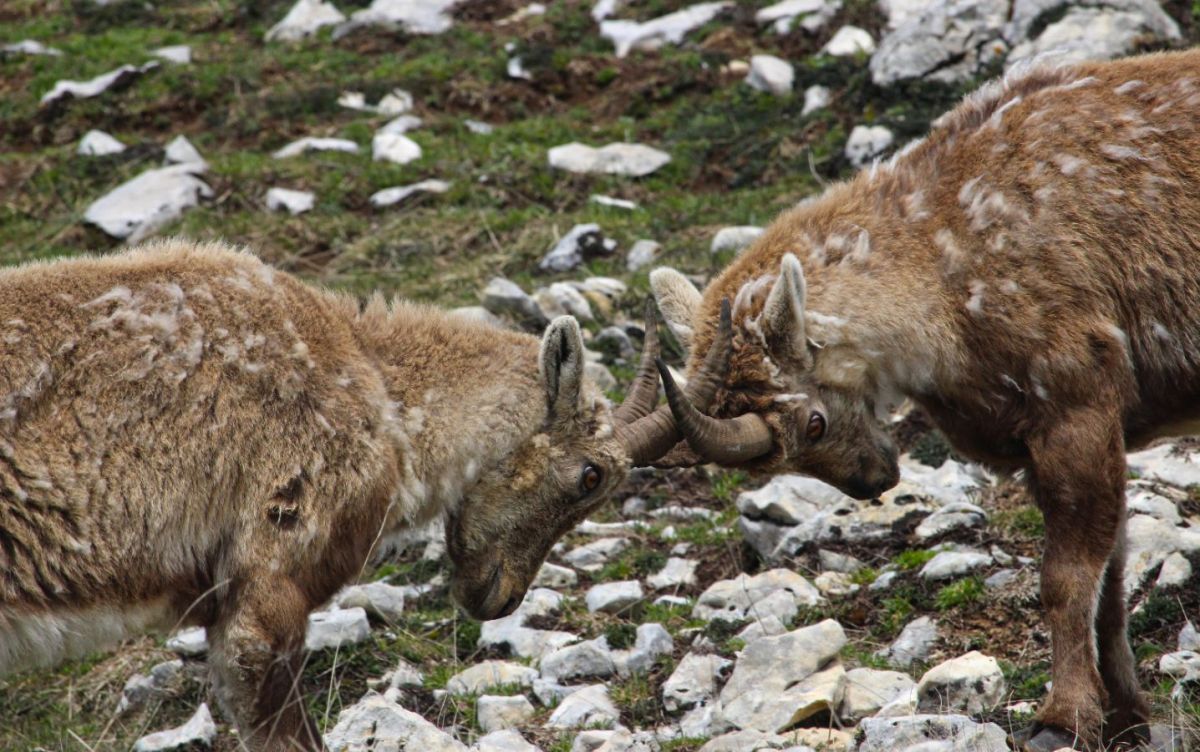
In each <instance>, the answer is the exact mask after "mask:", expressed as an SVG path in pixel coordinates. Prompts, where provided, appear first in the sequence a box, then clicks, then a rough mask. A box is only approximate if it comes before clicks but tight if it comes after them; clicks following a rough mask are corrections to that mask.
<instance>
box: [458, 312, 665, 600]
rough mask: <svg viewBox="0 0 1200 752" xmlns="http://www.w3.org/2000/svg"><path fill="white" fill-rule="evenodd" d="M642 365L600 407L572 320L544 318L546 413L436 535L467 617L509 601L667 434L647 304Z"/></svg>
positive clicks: (661, 449)
mask: <svg viewBox="0 0 1200 752" xmlns="http://www.w3.org/2000/svg"><path fill="white" fill-rule="evenodd" d="M647 316H648V318H647V321H646V343H645V348H644V349H643V353H642V366H641V369H640V370H639V373H638V376H637V378H636V379H635V381H634V383H633V385H632V387H631V389H630V392H629V394H628V396H627V398H626V400H625V403H624V404H623V405H621V406H620V407H618V408H616V409H612V408H610V406H609V404H608V402H607V400H605V399H604V398H603V397H602V396H601V395H600V393H599V390H598V388H597V387H596V386H595V385H594V384H592V383H590V382H589V380H587V379H586V378H585V377H584V349H583V339H582V337H581V336H580V332H579V324H577V323H576V322H575V319H573V318H571V317H570V316H563V317H560V318H558V319H555V320H554V321H553V322H551V324H550V326H549V327H548V328H547V329H546V333H545V335H544V336H543V338H542V346H541V356H540V373H541V381H542V386H543V388H544V392H545V398H546V419H545V421H544V423H543V425H542V426H541V428H540V430H538V431H535V432H534V434H533V435H532V436H531V437H530V438H529V439H528V440H526V441H524V442H522V443H521V445H520V446H519V447H518V448H517V449H516V451H514V452H512V453H511V454H509V455H508V456H507V457H506V458H505V460H504V461H503V462H501V463H500V465H499V466H497V467H495V468H493V469H491V470H489V471H486V472H484V473H483V475H482V476H481V477H480V479H479V482H478V483H477V484H476V485H475V486H474V488H472V490H471V491H470V492H468V493H467V494H466V496H465V497H464V499H463V501H462V503H461V504H460V505H459V506H458V508H457V509H456V510H455V512H454V513H452V514H451V515H450V518H449V522H448V526H447V532H446V540H447V544H448V549H449V553H450V556H451V558H452V560H453V561H454V565H455V575H454V581H453V585H452V590H453V594H454V597H455V600H457V601H458V603H459V604H460V605H461V606H463V608H464V609H466V610H467V612H468V613H470V614H471V615H472V616H474V617H476V618H479V619H495V618H499V617H501V616H507V615H508V614H510V613H512V612H513V610H515V609H516V607H517V606H518V605H520V603H521V599H522V598H523V596H524V595H525V591H526V590H527V589H528V588H529V585H530V583H531V582H532V581H533V578H534V576H535V575H536V574H537V572H538V569H539V567H540V566H541V564H542V561H543V560H545V558H546V555H547V553H548V552H549V551H550V547H551V546H553V545H554V543H555V542H556V541H557V540H558V539H559V538H560V537H561V536H562V535H563V534H564V533H566V532H567V531H569V530H570V529H572V528H573V527H574V526H575V525H577V524H578V523H579V522H580V521H582V520H583V519H584V518H585V517H586V516H587V515H588V514H589V513H590V512H592V511H593V510H594V509H596V507H598V506H600V505H601V504H602V503H603V502H604V501H605V500H606V499H607V498H608V496H609V494H610V493H611V492H612V491H613V490H614V489H615V488H616V487H617V486H618V485H619V484H620V483H621V481H623V480H624V479H625V476H626V474H627V473H628V472H629V468H630V467H633V466H638V465H646V464H649V463H650V462H651V461H653V460H655V459H657V458H658V456H659V455H661V454H663V453H665V452H666V451H667V450H668V449H670V448H671V446H673V445H674V444H675V442H676V441H677V439H678V437H677V436H676V435H675V434H674V433H673V431H674V426H673V425H672V423H671V420H670V414H669V413H666V412H665V411H661V410H660V411H655V410H654V407H655V403H656V402H657V400H658V375H657V373H656V372H655V366H654V361H655V359H656V358H657V355H658V338H657V334H656V331H655V328H656V325H655V321H654V319H653V306H652V305H648V306H647Z"/></svg>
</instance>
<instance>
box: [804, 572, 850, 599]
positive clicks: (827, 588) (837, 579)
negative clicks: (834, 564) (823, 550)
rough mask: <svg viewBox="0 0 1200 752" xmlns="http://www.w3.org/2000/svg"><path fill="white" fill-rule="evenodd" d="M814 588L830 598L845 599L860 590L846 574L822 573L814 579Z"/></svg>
mask: <svg viewBox="0 0 1200 752" xmlns="http://www.w3.org/2000/svg"><path fill="white" fill-rule="evenodd" d="M813 586H815V587H816V588H817V590H819V591H821V594H822V595H824V596H826V597H828V598H844V597H845V596H848V595H853V594H855V593H857V592H858V591H859V589H860V586H859V585H857V584H856V583H854V581H853V580H852V578H851V577H850V575H848V574H846V573H845V572H822V573H821V574H819V575H817V576H816V577H814V578H813Z"/></svg>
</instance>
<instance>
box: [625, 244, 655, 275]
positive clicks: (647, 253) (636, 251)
mask: <svg viewBox="0 0 1200 752" xmlns="http://www.w3.org/2000/svg"><path fill="white" fill-rule="evenodd" d="M661 249H662V244H661V243H658V242H655V241H653V240H646V239H644V238H643V239H642V240H638V241H636V242H635V243H634V244H633V246H632V247H630V249H629V253H627V254H626V255H625V268H626V269H628V270H629V271H631V272H636V271H637V270H638V269H641V268H643V267H646V266H649V265H650V264H653V263H654V260H655V259H657V258H658V252H659V251H660V250H661Z"/></svg>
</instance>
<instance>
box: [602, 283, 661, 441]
mask: <svg viewBox="0 0 1200 752" xmlns="http://www.w3.org/2000/svg"><path fill="white" fill-rule="evenodd" d="M645 319H646V339H645V342H644V343H643V344H642V362H641V364H640V365H639V366H638V372H637V376H635V377H634V378H633V383H632V384H631V385H630V386H629V393H628V394H627V395H626V396H625V401H624V402H622V403H621V406H620V407H618V408H617V409H616V411H615V412H614V413H613V417H614V418H616V419H617V421H618V422H619V423H632V422H633V421H635V420H637V419H638V418H644V417H645V416H647V415H649V414H650V413H651V412H652V411H653V410H654V406H655V405H656V404H657V403H658V369H657V367H655V365H654V361H656V360H658V319H657V318H656V317H655V315H654V301H653V300H649V299H647V300H646V316H645Z"/></svg>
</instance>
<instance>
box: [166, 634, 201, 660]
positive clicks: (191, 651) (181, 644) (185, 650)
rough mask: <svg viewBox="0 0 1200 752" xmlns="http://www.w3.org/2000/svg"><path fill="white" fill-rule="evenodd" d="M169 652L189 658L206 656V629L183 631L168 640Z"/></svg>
mask: <svg viewBox="0 0 1200 752" xmlns="http://www.w3.org/2000/svg"><path fill="white" fill-rule="evenodd" d="M167 650H170V651H172V652H174V653H176V654H178V655H182V656H186V657H189V658H191V657H195V656H198V655H204V654H205V653H207V652H208V633H207V632H206V631H205V629H204V627H188V628H186V629H181V630H179V631H178V632H176V633H175V634H173V635H172V636H171V637H170V638H168V639H167Z"/></svg>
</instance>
